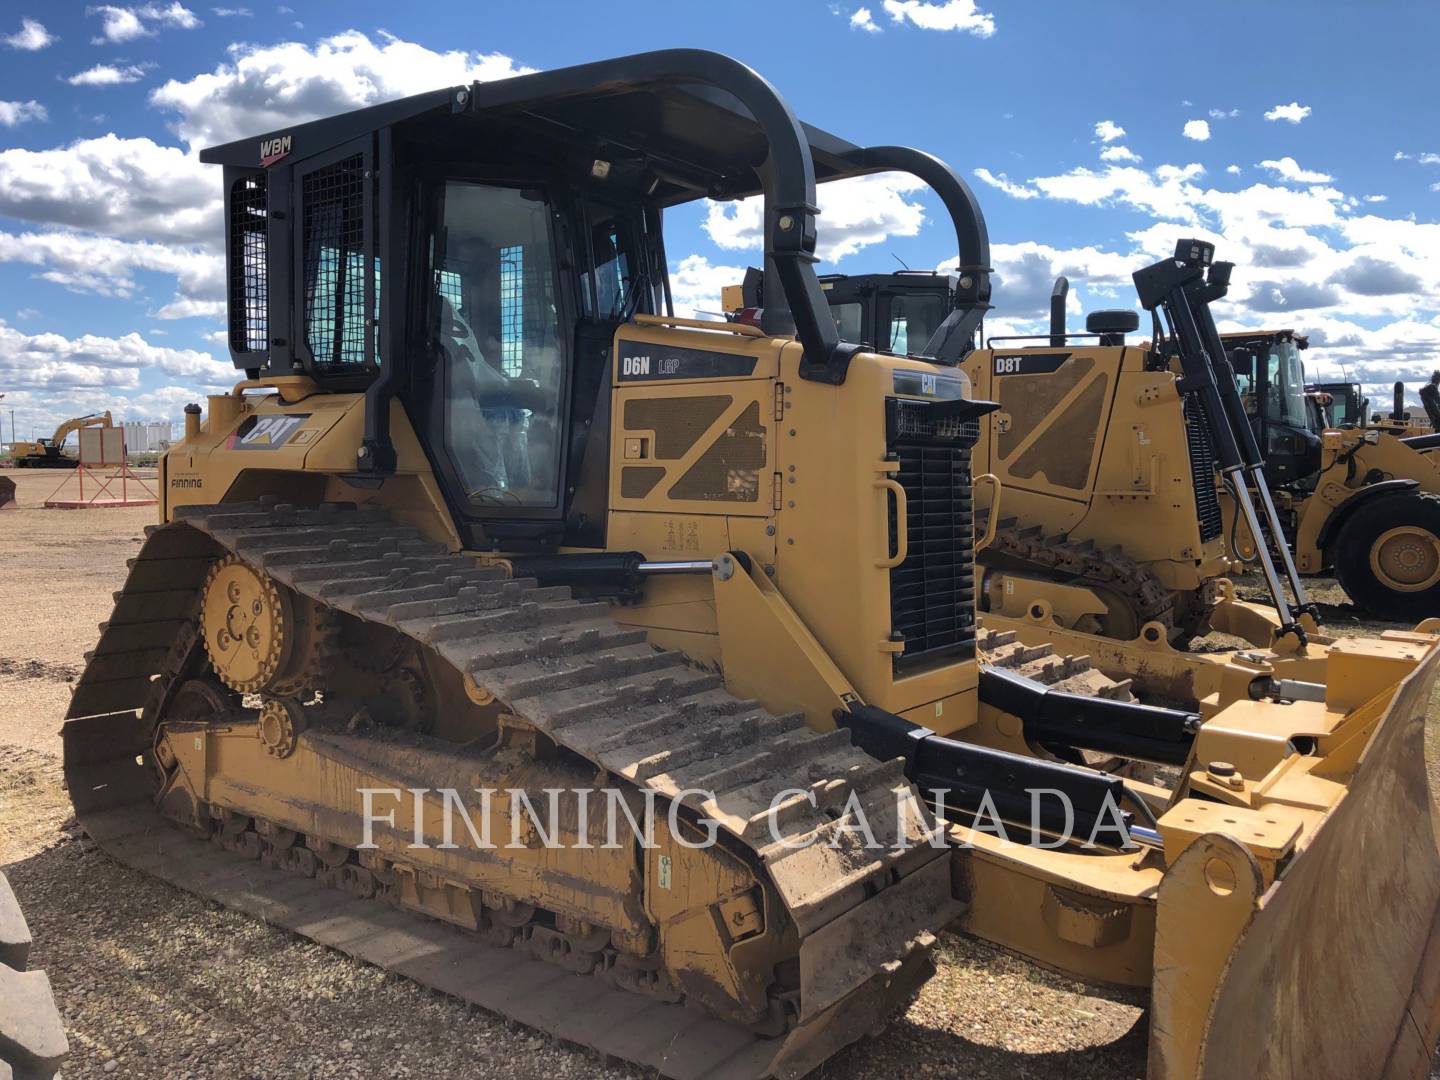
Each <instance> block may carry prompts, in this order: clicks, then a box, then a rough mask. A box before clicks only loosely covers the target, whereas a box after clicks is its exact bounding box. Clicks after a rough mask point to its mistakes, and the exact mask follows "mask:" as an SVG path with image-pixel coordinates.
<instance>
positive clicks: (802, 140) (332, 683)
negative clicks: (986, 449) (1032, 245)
mask: <svg viewBox="0 0 1440 1080" xmlns="http://www.w3.org/2000/svg"><path fill="white" fill-rule="evenodd" d="M202 160H205V161H207V162H211V163H215V164H218V165H221V166H223V169H224V188H225V192H226V201H225V207H226V213H227V222H226V235H227V237H228V243H227V275H228V281H229V320H230V321H229V326H230V346H231V355H232V360H233V361H234V363H235V365H236V367H237V369H239V370H241V371H243V372H244V374H245V378H243V379H242V380H240V381H239V382H238V383H237V385H236V386H235V388H234V390H233V391H232V392H231V393H228V394H217V395H214V396H212V397H211V398H210V399H209V408H208V416H207V417H206V418H205V419H204V421H203V422H202V419H201V415H200V410H199V408H198V407H196V408H195V409H194V410H193V411H191V412H189V413H187V424H186V437H185V440H184V442H183V443H181V444H179V445H177V446H176V447H174V448H172V449H171V450H170V451H169V452H168V453H167V454H166V456H165V457H164V459H163V460H162V464H161V488H162V490H163V491H164V493H165V494H164V501H163V503H162V506H161V521H160V524H159V525H158V527H157V528H156V529H154V530H153V531H152V532H151V533H150V535H149V537H148V539H147V541H146V543H145V545H144V547H143V548H142V549H141V550H140V552H139V554H138V556H137V558H136V559H135V561H134V563H133V565H132V566H131V569H130V573H129V577H128V579H127V581H126V583H125V586H124V589H123V590H122V591H121V592H120V594H119V595H118V597H117V600H116V606H115V609H114V612H113V614H112V616H111V618H110V620H109V622H108V623H107V624H106V626H105V627H104V629H103V631H102V634H101V639H100V642H99V644H98V645H97V647H96V649H95V651H94V653H93V654H92V655H91V657H90V659H89V661H88V664H87V667H86V669H85V671H84V673H83V675H82V676H81V678H80V680H79V682H78V684H77V686H76V689H75V693H74V697H73V699H72V701H71V704H70V708H69V712H68V717H67V721H66V724H65V728H64V732H63V737H64V744H65V767H66V774H67V780H68V784H69V788H70V792H71V795H72V798H73V800H74V803H75V808H76V813H77V815H78V817H79V820H80V821H81V823H82V825H83V826H84V828H85V829H86V830H87V831H88V832H89V833H90V834H91V835H92V836H93V837H94V838H95V839H96V841H97V842H98V843H99V845H100V846H101V847H102V848H103V850H105V851H106V852H109V853H110V854H111V855H112V856H114V857H115V858H118V859H121V860H123V861H125V862H127V863H129V864H130V865H132V866H135V867H138V868H140V869H142V870H145V871H147V872H150V873H153V874H155V875H158V876H159V877H161V878H164V879H166V880H168V881H171V882H174V883H175V884H177V885H179V886H181V887H184V888H187V889H191V890H194V891H196V892H199V893H202V894H203V895H206V896H210V897H213V898H214V899H216V900H218V901H220V902H223V903H225V904H228V905H231V906H233V907H236V908H238V909H240V910H243V911H248V912H251V913H253V914H254V915H256V916H258V917H261V918H264V919H265V920H267V921H268V922H271V923H273V924H277V925H280V926H283V927H286V928H289V929H291V930H293V931H295V932H297V933H300V934H303V935H305V936H307V937H309V938H310V939H312V940H315V941H318V942H322V943H324V944H327V945H330V946H333V947H335V948H338V949H343V950H345V951H347V952H349V953H351V954H353V955H356V956H359V957H362V958H363V959H365V960H367V961H370V962H372V963H375V964H378V965H381V966H383V967H385V968H386V969H388V970H392V971H395V972H397V973H398V974H401V975H403V976H405V977H408V978H411V979H414V980H417V981H419V982H421V983H424V984H425V985H428V986H431V987H434V988H436V989H438V990H441V991H444V992H446V993H449V994H452V995H455V996H457V997H459V998H461V999H463V1000H465V1001H469V1002H472V1003H474V1004H476V1005H480V1006H483V1007H485V1008H488V1009H493V1010H495V1011H497V1012H500V1013H502V1014H504V1015H506V1016H509V1017H510V1018H512V1019H514V1020H516V1021H518V1022H521V1023H524V1024H527V1025H531V1026H533V1027H535V1028H538V1029H541V1030H544V1031H547V1032H550V1033H552V1034H554V1035H555V1036H556V1037H558V1038H561V1039H564V1040H568V1041H570V1042H573V1043H578V1044H581V1045H584V1046H589V1047H592V1048H594V1049H596V1050H598V1051H600V1052H602V1053H606V1054H611V1055H615V1056H618V1057H622V1058H624V1059H625V1060H627V1061H630V1062H633V1063H635V1064H637V1065H639V1066H641V1067H643V1068H647V1069H654V1070H656V1071H658V1072H660V1073H663V1074H664V1075H667V1076H672V1077H678V1078H684V1080H700V1078H703V1077H708V1078H759V1077H765V1076H777V1077H798V1076H802V1075H804V1074H806V1073H807V1072H810V1071H812V1070H813V1069H815V1068H816V1067H818V1066H819V1065H820V1064H821V1063H822V1062H824V1061H825V1060H826V1059H827V1058H828V1057H829V1056H830V1055H832V1054H834V1053H836V1052H838V1051H840V1050H841V1048H842V1047H844V1046H845V1045H846V1044H848V1043H850V1042H852V1041H854V1040H855V1039H857V1038H859V1037H862V1036H863V1034H864V1033H866V1032H869V1031H871V1030H873V1029H875V1028H876V1027H877V1026H879V1025H880V1024H882V1023H883V1022H884V1021H885V1019H886V1018H887V1017H889V1016H890V1015H892V1014H894V1013H895V1012H896V1011H897V1010H899V1009H901V1008H903V1007H904V1005H905V1003H906V1002H907V1001H908V1000H909V998H910V996H911V995H912V994H913V993H914V992H915V991H916V990H917V989H918V987H919V986H920V985H921V984H922V983H923V981H924V980H925V978H926V977H927V975H928V974H929V973H930V971H931V969H932V966H933V956H932V951H933V945H934V942H935V937H934V935H935V933H936V932H937V931H939V930H941V929H944V928H953V929H955V930H957V931H960V932H964V933H969V934H974V935H977V936H979V937H982V938H984V939H986V940H989V941H993V942H996V943H998V944H999V945H1001V946H1003V947H1006V948H1009V949H1013V950H1016V951H1018V952H1020V953H1022V954H1024V955H1027V956H1030V957H1033V958H1035V959H1036V960H1037V961H1039V962H1041V963H1044V964H1046V965H1049V966H1051V967H1055V968H1059V969H1062V970H1064V971H1067V972H1070V973H1072V974H1074V975H1075V976H1076V977H1078V978H1081V979H1085V980H1089V981H1092V982H1095V983H1099V984H1104V985H1111V986H1124V987H1135V988H1143V989H1146V990H1148V992H1149V994H1150V1000H1151V1008H1152V1016H1151V1020H1150V1024H1149V1032H1150V1034H1149V1040H1150V1051H1149V1054H1150V1074H1151V1075H1152V1076H1153V1077H1156V1078H1157V1080H1158V1078H1161V1077H1164V1078H1168V1080H1174V1078H1181V1077H1199V1076H1206V1077H1219V1076H1251V1075H1264V1074H1269V1075H1276V1074H1286V1075H1304V1074H1319V1073H1328V1074H1331V1075H1376V1074H1379V1073H1381V1072H1388V1073H1389V1074H1391V1075H1396V1076H1401V1075H1410V1074H1416V1075H1418V1073H1419V1072H1420V1071H1421V1070H1423V1068H1424V1067H1425V1064H1426V1062H1427V1061H1428V1052H1429V1049H1430V1047H1431V1046H1433V1043H1434V1038H1435V1035H1436V1033H1437V1028H1440V1015H1437V1009H1436V1005H1437V1000H1440V987H1437V986H1436V985H1435V983H1434V981H1433V979H1432V978H1431V977H1430V976H1431V975H1432V974H1433V972H1434V970H1435V966H1434V958H1435V956H1436V950H1437V949H1440V944H1437V943H1436V940H1435V923H1436V919H1437V912H1440V848H1437V845H1436V837H1435V830H1434V824H1433V822H1432V820H1431V816H1430V813H1429V803H1428V800H1429V798H1430V792H1429V788H1428V785H1427V780H1426V775H1425V771H1424V763H1423V755H1422V753H1421V744H1422V743H1423V736H1424V731H1423V703H1424V701H1425V699H1426V697H1427V696H1428V693H1429V691H1430V688H1431V686H1432V684H1433V682H1434V679H1435V672H1436V666H1437V663H1440V639H1437V637H1436V635H1434V634H1432V633H1429V632H1420V631H1416V632H1406V633H1395V634H1391V635H1387V636H1386V637H1384V638H1379V639H1365V640H1356V641H1347V642H1343V643H1339V644H1337V645H1335V646H1333V647H1331V648H1330V649H1329V650H1328V651H1327V652H1326V653H1324V654H1323V655H1319V654H1316V653H1314V652H1309V653H1307V652H1305V651H1304V649H1303V648H1301V647H1300V645H1297V646H1296V648H1295V649H1294V650H1292V652H1291V654H1290V655H1288V656H1281V655H1280V654H1278V653H1275V652H1270V651H1266V650H1263V649H1262V650H1254V651H1251V652H1249V653H1246V654H1244V655H1241V654H1233V655H1227V656H1224V657H1221V658H1219V659H1216V660H1213V661H1210V662H1211V663H1212V664H1213V666H1214V670H1215V671H1216V672H1217V673H1218V678H1219V682H1220V684H1221V685H1220V686H1219V689H1218V690H1217V692H1216V693H1214V694H1211V695H1207V697H1206V700H1203V701H1202V700H1198V699H1195V700H1190V701H1185V702H1182V703H1180V705H1179V707H1176V708H1156V707H1148V706H1145V705H1139V704H1136V703H1134V702H1131V701H1125V700H1118V699H1116V698H1115V697H1111V696H1100V695H1095V694H1089V693H1084V692H1081V693H1075V692H1072V691H1071V690H1069V689H1066V688H1065V685H1066V682H1067V680H1068V679H1069V678H1071V677H1073V676H1077V675H1078V674H1080V673H1081V672H1082V669H1083V667H1084V665H1083V664H1082V663H1081V662H1080V661H1079V660H1076V659H1065V658H1062V657H1059V656H1056V655H1053V654H1051V653H1050V651H1049V650H1048V649H1047V648H1045V647H1034V646H1025V645H1022V644H1021V643H1020V642H1018V641H1017V640H1015V639H1014V637H1013V636H1011V635H1005V634H990V635H987V634H985V633H983V632H982V631H980V630H979V629H978V627H977V622H976V609H975V592H974V561H973V546H974V544H975V542H976V539H975V535H974V529H973V515H974V512H975V502H976V490H975V488H976V479H975V478H974V477H973V476H972V463H971V454H972V448H973V446H974V444H975V440H976V438H977V437H978V435H979V424H980V423H981V422H983V420H984V418H985V417H986V416H987V415H988V414H989V413H990V412H992V411H993V405H992V403H989V402H985V401H981V400H979V399H977V398H976V397H975V396H974V394H973V393H972V392H971V387H970V385H969V380H968V379H967V378H966V377H965V375H964V373H963V372H960V371H956V370H954V369H953V368H951V367H948V366H946V365H944V364H940V363H936V362H935V361H933V360H931V359H927V358H923V357H909V356H901V355H895V354H893V353H889V352H886V351H883V350H880V349H876V348H866V347H864V346H862V345H860V344H859V343H856V342H847V341H844V340H842V339H841V337H840V335H839V333H838V331H837V328H836V324H835V321H834V319H833V318H832V317H831V316H830V313H829V310H828V307H827V305H826V302H825V299H824V294H823V290H822V289H821V286H820V282H819V281H818V279H817V278H816V276H815V273H814V268H813V260H814V251H815V246H816V240H817V220H816V210H815V206H816V190H815V189H816V183H817V181H827V180H832V179H839V178H843V177H846V176H854V175H861V174H863V173H867V172H874V171H877V170H880V169H884V168H895V167H900V168H909V169H913V170H915V171H917V174H920V175H922V176H924V177H925V178H927V179H928V180H929V181H930V182H931V183H932V184H935V183H940V186H941V187H942V188H943V187H945V186H946V184H951V185H953V183H955V182H957V181H956V178H955V176H954V173H953V171H951V170H949V169H948V167H946V166H943V165H942V164H941V163H939V162H938V161H936V160H935V159H933V158H929V157H926V156H925V155H921V154H917V153H916V152H914V151H907V150H903V149H901V148H894V147H889V148H862V147H858V146H855V145H853V144H850V143H847V142H845V141H844V140H843V139H840V138H838V137H836V136H833V135H829V134H827V133H825V132H821V131H818V130H816V129H814V128H807V127H804V126H802V125H801V124H800V123H799V122H798V121H797V120H796V118H795V116H794V114H793V113H792V112H791V110H790V108H789V106H788V105H787V104H786V103H785V101H784V99H783V98H781V97H780V96H779V94H778V93H777V92H776V91H775V90H774V88H773V87H771V86H770V84H768V83H767V82H765V81H764V80H763V79H761V78H760V77H759V76H757V75H756V74H755V73H754V72H752V71H750V70H749V69H748V68H745V67H743V66H742V65H740V64H738V63H736V62H734V61H731V60H728V59H726V58H724V57H721V56H717V55H715V54H711V53H705V52H698V51H693V50H676V51H669V52H661V53H647V54H642V55H639V56H633V57H625V58H621V59H618V60H611V61H603V62H599V63H595V64H588V65H583V66H581V67H575V68H565V69H557V70H552V71H546V72H542V73H537V74H532V75H525V76H521V77H518V78H514V79H509V80H503V81H496V82H488V83H477V84H473V85H467V86H456V87H448V88H442V89H438V90H436V91H434V92H431V93H428V94H422V95H418V96H416V97H411V98H407V99H403V100H400V101H395V102H389V103H387V104H384V105H378V106H375V107H373V108H370V109H366V110H362V111H360V112H357V113H351V114H346V115H343V116H339V117H334V118H331V119H328V120H321V121H316V122H314V123H310V124H305V125H301V126H298V127H296V128H294V129H291V130H288V131H282V132H272V133H268V134H265V135H263V136H259V137H257V138H255V139H247V140H242V141H240V142H237V143H232V144H229V145H226V146H222V147H217V148H213V149H210V150H207V151H204V152H203V154H202ZM754 194H760V195H762V196H763V198H764V216H763V221H764V222H765V230H764V234H765V248H766V262H767V269H766V278H767V280H769V281H771V282H773V283H774V286H773V288H772V290H771V291H772V292H773V293H774V294H775V295H774V296H772V297H771V299H770V301H769V303H768V304H767V306H766V308H765V314H764V316H763V318H762V319H761V320H760V323H759V325H756V326H750V325H745V324H738V323H703V322H696V321H694V320H689V319H685V318H677V317H675V316H674V314H673V312H672V309H671V306H670V304H669V301H668V296H669V288H668V284H667V260H666V258H665V255H664V245H663V231H662V228H661V224H662V220H661V219H662V213H663V211H664V210H665V209H667V208H669V207H672V206H676V205H679V204H683V203H686V202H691V201H694V200H697V199H700V198H706V197H711V198H713V197H719V196H732V197H744V196H749V195H754ZM962 250H963V249H962ZM1180 269H1181V270H1182V271H1183V272H1184V274H1186V275H1190V274H1191V273H1192V271H1193V269H1194V268H1193V267H1191V266H1189V264H1184V265H1182V266H1181V267H1180ZM956 287H957V291H958V292H962V293H963V292H965V291H966V290H974V297H975V299H976V302H977V303H979V302H983V296H982V295H981V294H982V293H986V292H988V286H987V285H986V284H985V282H984V280H983V277H982V275H981V273H980V271H979V270H976V271H975V272H973V273H969V274H967V273H965V272H963V271H962V273H961V275H960V276H959V279H958V280H957V283H956ZM952 314H954V313H952ZM958 317H959V318H960V319H962V320H963V319H965V318H968V317H969V316H968V315H960V316H958ZM946 323H947V324H950V326H951V328H952V329H953V326H954V324H953V323H952V322H951V316H949V315H947V316H946ZM987 486H988V487H989V488H990V490H989V494H988V497H989V500H990V501H991V502H993V500H994V498H995V490H996V489H995V485H993V484H989V485H987ZM1001 497H1002V498H1003V497H1004V496H1003V495H1002V496H1001ZM1176 497H1178V496H1176ZM1186 497H1187V498H1189V497H1191V496H1190V495H1189V494H1188V493H1187V495H1186ZM993 518H994V515H992V520H993ZM980 539H981V540H982V541H983V540H984V539H985V537H983V536H982V537H981V538H980ZM982 656H983V657H985V658H986V662H985V663H983V664H982V663H981V662H980V658H981V657H982ZM1097 758H1104V759H1109V761H1118V762H1120V763H1122V764H1123V763H1129V762H1156V763H1160V764H1164V765H1168V766H1170V770H1169V772H1168V775H1170V776H1171V777H1173V779H1172V780H1171V781H1170V782H1169V783H1167V784H1163V785H1162V784H1157V783H1147V782H1143V781H1140V780H1137V779H1131V778H1129V774H1127V773H1123V772H1121V771H1120V770H1118V769H1115V770H1114V771H1102V770H1100V769H1096V768H1093V767H1090V765H1093V764H1095V763H1097ZM1087 762H1088V763H1090V765H1087V764H1086V763H1087ZM1107 763H1108V762H1107ZM485 792H490V793H491V794H492V795H494V796H495V798H494V799H493V800H492V801H489V802H487V801H485V800H484V799H483V798H482V796H483V793H485ZM517 792H518V793H519V795H520V796H523V797H522V798H517V797H516V793H517ZM505 793H508V794H509V798H505V797H503V795H504V794H505ZM457 803H458V804H460V806H459V809H460V810H463V811H466V813H465V814H464V815H462V816H461V817H460V818H459V819H457V816H456V813H457V810H456V805H455V804H457ZM612 804H613V805H612ZM607 805H610V806H611V809H614V807H615V806H618V807H619V808H622V809H623V810H625V811H626V812H628V813H631V814H633V815H635V819H637V820H636V821H632V824H636V823H637V822H638V821H651V822H652V823H653V832H651V833H650V834H648V835H646V833H645V830H644V829H643V828H642V829H639V830H637V831H635V832H634V833H633V834H632V832H630V831H626V832H625V833H623V834H621V837H620V838H619V839H617V840H615V841H613V842H612V841H610V839H609V838H608V836H607V830H606V828H605V825H606V817H607V815H606V814H605V813H604V812H603V811H604V809H605V808H606V807H607ZM647 807H653V808H654V809H655V813H654V814H653V815H651V814H647ZM609 817H610V822H611V823H614V822H615V821H616V818H615V816H614V815H610V816H609ZM1006 823H1008V826H1009V827H1008V828H1007V827H1006ZM1377 883H1380V885H1381V887H1377ZM1317 972H1320V973H1322V974H1323V977H1317V976H1316V973H1317ZM1382 975H1383V977H1381V976H1382ZM1340 1015H1344V1016H1346V1017H1347V1018H1348V1021H1349V1022H1348V1023H1346V1024H1339V1023H1336V1022H1335V1017H1337V1016H1340ZM416 1034H417V1037H420V1036H423V1033H416ZM1277 1063H1278V1064H1277Z"/></svg>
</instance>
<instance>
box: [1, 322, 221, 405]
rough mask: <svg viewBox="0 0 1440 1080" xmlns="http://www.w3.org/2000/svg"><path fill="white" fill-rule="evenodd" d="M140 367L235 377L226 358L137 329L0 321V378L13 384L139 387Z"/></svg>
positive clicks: (203, 379) (206, 379) (202, 381)
mask: <svg viewBox="0 0 1440 1080" xmlns="http://www.w3.org/2000/svg"><path fill="white" fill-rule="evenodd" d="M144 370H160V371H163V372H165V373H167V374H169V375H174V376H180V377H183V378H187V379H191V380H194V381H195V382H196V383H197V384H199V385H205V386H219V385H223V384H225V383H227V382H229V381H231V380H232V379H233V377H234V373H233V370H232V369H231V368H230V365H229V364H228V363H224V364H222V363H221V362H220V361H218V360H216V359H215V358H214V357H213V356H211V355H210V354H209V353H202V352H197V351H196V350H194V349H172V348H167V347H165V346H161V345H156V344H154V343H152V342H149V341H146V340H145V339H144V338H143V337H141V336H140V335H139V334H137V333H129V334H125V335H123V336H121V337H101V336H98V335H95V334H82V335H81V336H80V337H75V338H68V337H65V336H64V335H61V334H53V333H40V334H27V333H25V332H23V331H21V330H17V329H15V328H13V327H10V326H7V325H5V324H4V323H0V381H3V382H4V383H5V384H6V386H7V387H12V386H13V387H14V388H15V389H16V390H35V391H55V390H59V389H63V388H66V387H85V388H91V387H110V388H116V389H122V390H123V389H138V388H139V385H140V372H141V371H144ZM7 399H8V391H7Z"/></svg>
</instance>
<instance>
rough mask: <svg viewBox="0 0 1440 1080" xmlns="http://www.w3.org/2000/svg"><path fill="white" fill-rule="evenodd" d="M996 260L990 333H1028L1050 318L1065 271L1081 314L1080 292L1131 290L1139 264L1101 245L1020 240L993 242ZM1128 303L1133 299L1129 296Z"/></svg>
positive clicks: (950, 264)
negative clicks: (1067, 245) (1074, 245)
mask: <svg viewBox="0 0 1440 1080" xmlns="http://www.w3.org/2000/svg"><path fill="white" fill-rule="evenodd" d="M990 262H991V265H992V266H993V267H994V273H993V274H992V275H991V284H992V287H993V292H992V300H993V302H994V304H995V311H994V312H993V314H992V315H987V316H986V319H985V332H986V334H987V335H991V334H1001V333H1025V332H1027V331H1028V330H1030V329H1033V327H1030V326H1028V325H1027V323H1028V322H1030V321H1032V320H1038V319H1043V318H1046V317H1047V316H1048V314H1049V311H1050V290H1051V289H1052V288H1053V287H1054V284H1055V278H1056V277H1058V276H1060V275H1061V274H1063V275H1065V276H1066V277H1067V278H1069V279H1070V282H1071V284H1072V286H1074V288H1072V290H1071V293H1070V305H1069V306H1070V307H1071V308H1072V309H1073V310H1074V312H1075V313H1076V314H1077V315H1078V314H1079V313H1080V312H1081V311H1082V310H1083V305H1082V304H1081V300H1080V293H1081V292H1082V291H1083V292H1086V293H1089V294H1096V293H1099V294H1102V295H1108V294H1109V293H1110V292H1111V291H1112V290H1115V291H1117V292H1119V293H1121V294H1122V295H1123V292H1124V290H1125V289H1127V288H1129V289H1130V295H1131V297H1133V295H1134V290H1133V287H1132V286H1131V274H1133V273H1134V272H1135V270H1136V269H1138V267H1139V265H1140V264H1139V263H1138V262H1137V261H1136V260H1135V259H1134V258H1132V257H1131V256H1128V255H1122V254H1119V253H1116V252H1107V251H1102V250H1100V249H1099V248H1095V247H1082V248H1071V249H1069V250H1063V249H1060V248H1056V247H1052V246H1051V245H1049V244H1041V243H1036V242H1035V241H1028V240H1027V241H1024V242H1021V243H1016V244H992V245H991V247H990ZM957 263H958V260H957V259H947V260H946V261H945V262H943V263H941V264H940V265H939V266H938V267H936V269H937V270H940V271H950V270H954V269H955V267H956V265H957ZM1127 302H1128V298H1127Z"/></svg>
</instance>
